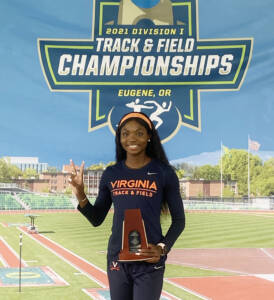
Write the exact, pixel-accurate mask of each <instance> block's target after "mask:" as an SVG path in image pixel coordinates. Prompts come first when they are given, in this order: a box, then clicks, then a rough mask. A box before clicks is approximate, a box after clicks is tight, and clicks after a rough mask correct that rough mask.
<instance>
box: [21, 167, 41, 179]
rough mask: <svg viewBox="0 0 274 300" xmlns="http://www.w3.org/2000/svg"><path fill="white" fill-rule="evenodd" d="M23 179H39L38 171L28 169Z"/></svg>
mask: <svg viewBox="0 0 274 300" xmlns="http://www.w3.org/2000/svg"><path fill="white" fill-rule="evenodd" d="M23 178H25V179H33V178H38V173H37V172H36V170H34V169H31V168H27V169H26V170H25V171H24V172H23Z"/></svg>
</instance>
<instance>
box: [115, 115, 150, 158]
mask: <svg viewBox="0 0 274 300" xmlns="http://www.w3.org/2000/svg"><path fill="white" fill-rule="evenodd" d="M149 138H150V136H149V134H148V132H147V130H146V128H145V127H144V126H143V125H141V124H139V123H138V122H136V121H135V120H131V121H128V122H127V123H126V124H125V125H124V126H123V127H122V129H121V136H120V142H121V145H122V147H123V149H124V150H125V151H126V152H127V154H131V155H140V154H144V153H145V151H146V147H147V143H148V139H149Z"/></svg>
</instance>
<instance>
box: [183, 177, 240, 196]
mask: <svg viewBox="0 0 274 300" xmlns="http://www.w3.org/2000/svg"><path fill="white" fill-rule="evenodd" d="M226 187H228V188H229V189H230V190H231V191H232V192H233V193H234V194H235V195H237V194H238V189H237V182H236V181H231V182H223V181H221V180H203V179H201V180H194V179H190V180H188V179H180V191H181V194H182V195H184V197H185V198H186V199H190V198H192V197H201V198H204V197H221V193H222V192H223V191H224V188H226Z"/></svg>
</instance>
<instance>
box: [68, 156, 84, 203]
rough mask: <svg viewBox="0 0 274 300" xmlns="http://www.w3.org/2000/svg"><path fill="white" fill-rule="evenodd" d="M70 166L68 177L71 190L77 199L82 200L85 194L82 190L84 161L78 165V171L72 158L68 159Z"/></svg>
mask: <svg viewBox="0 0 274 300" xmlns="http://www.w3.org/2000/svg"><path fill="white" fill-rule="evenodd" d="M70 166H71V176H70V178H69V183H70V185H71V188H72V192H73V193H74V195H75V196H76V198H77V199H78V201H81V200H83V199H84V198H85V197H86V195H85V191H84V166H85V163H84V162H82V164H81V166H80V170H79V172H77V170H76V167H75V164H74V162H73V161H72V160H70Z"/></svg>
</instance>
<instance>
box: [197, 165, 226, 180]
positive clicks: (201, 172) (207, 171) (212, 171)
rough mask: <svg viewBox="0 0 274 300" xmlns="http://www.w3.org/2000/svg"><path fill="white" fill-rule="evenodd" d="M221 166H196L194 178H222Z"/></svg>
mask: <svg viewBox="0 0 274 300" xmlns="http://www.w3.org/2000/svg"><path fill="white" fill-rule="evenodd" d="M220 177H221V175H220V167H219V166H218V165H217V166H211V165H204V166H201V167H197V168H195V171H194V174H193V178H194V179H204V180H220Z"/></svg>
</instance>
